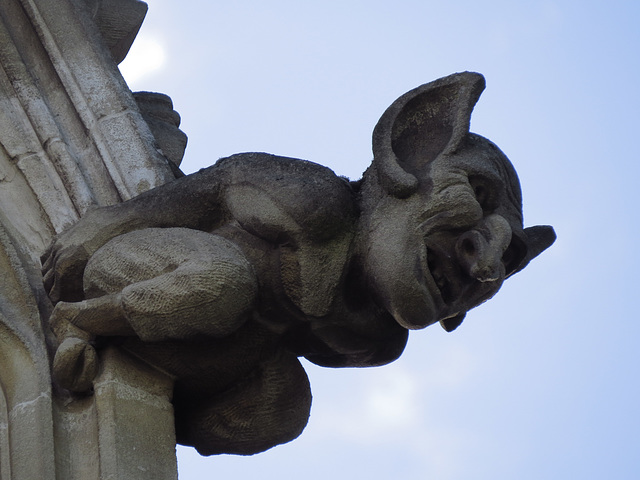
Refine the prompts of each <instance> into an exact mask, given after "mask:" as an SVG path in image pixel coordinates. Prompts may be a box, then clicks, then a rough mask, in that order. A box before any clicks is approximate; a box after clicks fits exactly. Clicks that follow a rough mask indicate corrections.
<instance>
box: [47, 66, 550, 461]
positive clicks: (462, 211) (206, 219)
mask: <svg viewBox="0 0 640 480" xmlns="http://www.w3.org/2000/svg"><path fill="white" fill-rule="evenodd" d="M483 88H484V79H483V77H482V76H481V75H479V74H476V73H469V72H465V73H460V74H455V75H451V76H449V77H446V78H443V79H440V80H437V81H435V82H432V83H429V84H426V85H423V86H421V87H419V88H417V89H415V90H412V91H411V92H409V93H407V94H406V95H404V96H402V97H400V98H399V99H398V100H397V101H396V102H394V103H393V104H392V105H391V106H390V107H389V109H388V110H387V111H386V112H385V113H384V115H383V116H382V118H381V120H380V122H379V123H378V125H377V126H376V129H375V131H374V136H373V148H374V160H373V164H372V166H371V167H370V168H369V169H368V170H367V171H366V172H365V174H364V177H363V179H362V180H360V181H358V182H347V181H346V180H344V179H342V178H339V177H337V176H336V175H335V174H334V173H333V172H331V171H330V170H329V169H327V168H325V167H322V166H320V165H316V164H313V163H310V162H305V161H303V160H296V159H291V158H283V157H276V156H273V155H268V154H265V153H249V154H240V155H235V156H232V157H229V158H227V159H223V160H221V161H219V162H218V163H217V164H216V165H214V166H212V167H210V168H209V169H206V170H203V171H200V172H198V173H196V174H193V175H189V176H187V177H184V178H180V179H178V180H175V181H173V182H170V183H168V184H165V185H163V186H161V187H157V188H156V189H154V190H151V191H148V192H145V193H144V194H141V195H139V196H137V197H135V198H133V199H131V200H129V201H127V202H124V203H121V204H118V205H114V206H111V207H105V208H102V209H96V210H93V211H91V212H88V213H87V214H86V215H85V216H84V217H83V218H82V219H81V220H80V221H79V222H78V223H76V225H74V226H73V227H72V228H71V229H69V230H67V231H66V232H64V233H63V234H61V235H59V236H58V237H57V239H56V241H55V243H54V244H53V245H52V247H51V248H50V249H49V250H48V251H47V253H46V254H45V255H44V256H43V268H44V269H43V271H44V275H45V277H44V278H45V287H46V288H47V290H48V292H49V295H50V296H51V298H52V300H53V301H54V302H58V303H57V307H56V309H55V310H54V312H53V315H52V322H53V324H54V325H55V326H56V329H59V330H61V331H63V332H64V331H65V330H64V328H62V329H61V328H60V326H61V325H65V324H71V325H73V326H74V327H77V328H80V329H81V330H82V331H83V332H88V334H89V335H91V336H92V337H91V338H92V339H93V338H95V339H96V340H101V341H105V340H104V339H106V338H109V337H113V336H116V337H118V338H120V339H121V340H119V342H120V345H121V348H123V349H125V350H126V351H129V352H131V353H132V354H134V355H136V356H137V357H139V358H141V359H144V360H145V361H146V362H148V363H150V364H151V365H154V366H156V367H157V368H160V369H161V370H163V371H165V372H167V373H168V374H169V375H171V376H173V377H174V378H175V379H176V383H175V389H174V395H175V400H174V406H175V418H176V432H177V439H178V441H179V442H181V443H184V444H187V445H193V446H195V447H196V448H197V449H198V450H199V451H200V452H201V453H203V454H213V453H241V454H250V453H255V452H259V451H262V450H264V449H266V448H269V447H271V446H273V445H275V444H277V443H281V442H283V441H288V440H290V439H292V438H294V437H295V436H297V435H298V434H299V433H300V431H301V430H302V428H303V427H304V425H305V424H306V420H307V416H308V409H309V406H310V393H309V386H308V382H307V380H306V376H305V375H304V371H303V370H302V368H301V367H300V365H299V363H298V362H297V360H296V358H295V357H296V356H304V357H306V358H307V359H309V360H310V361H312V362H314V363H317V364H319V365H325V366H332V367H342V366H373V365H380V364H384V363H388V362H391V361H393V360H395V359H396V358H397V357H398V356H399V355H400V354H401V353H402V350H403V348H404V345H405V342H406V339H407V331H408V330H409V329H420V328H424V327H426V326H429V325H431V324H433V323H437V322H440V324H441V325H442V327H443V328H444V329H445V330H447V331H452V330H454V329H455V328H456V327H458V326H459V325H460V323H461V322H462V320H463V318H464V317H465V315H466V313H467V311H468V310H470V309H472V308H473V307H475V306H477V305H479V304H480V303H482V302H484V301H486V300H487V299H489V298H491V297H492V296H493V295H494V294H495V293H496V292H497V291H498V289H499V288H500V286H501V285H502V283H503V281H504V280H505V279H506V278H508V277H509V276H511V275H513V274H514V273H516V272H518V271H520V270H521V269H522V268H524V267H525V266H526V265H527V263H528V262H529V261H530V260H531V259H532V258H533V257H535V256H536V255H538V254H539V253H540V252H541V251H543V250H544V249H546V248H547V247H548V246H549V245H550V244H551V243H553V241H554V239H555V234H554V233H553V229H552V228H551V227H546V226H538V227H533V228H523V225H522V200H521V192H520V186H519V182H518V179H517V175H516V172H515V170H514V169H513V166H512V165H511V163H510V162H509V160H508V159H507V158H506V156H505V155H504V154H503V153H502V152H501V151H500V150H499V149H498V148H497V147H496V146H495V145H494V144H493V143H491V142H490V141H488V140H487V139H485V138H483V137H480V136H479V135H475V134H472V133H469V119H470V116H471V112H472V110H473V107H474V105H475V103H476V101H477V100H478V98H479V96H480V93H481V92H482V90H483ZM158 227H161V228H158ZM69 332H71V333H70V334H69V335H70V336H69V335H65V334H62V335H60V339H61V340H65V339H66V341H69V338H71V337H73V335H74V334H73V331H72V330H69ZM123 337H124V338H126V340H122V338H123ZM107 343H110V342H108V341H107ZM61 354H65V355H66V353H65V352H62V353H61V352H60V351H59V352H58V355H61ZM68 364H69V365H71V366H73V365H77V363H74V362H73V361H70V362H68ZM62 365H64V364H62ZM56 373H57V374H58V376H59V378H60V379H64V381H65V384H66V385H73V378H74V374H75V372H74V370H73V368H71V367H69V368H67V369H66V370H65V369H64V368H61V369H60V371H58V372H56ZM86 373H87V372H86V371H83V374H84V375H86Z"/></svg>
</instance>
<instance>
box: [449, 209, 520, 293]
mask: <svg viewBox="0 0 640 480" xmlns="http://www.w3.org/2000/svg"><path fill="white" fill-rule="evenodd" d="M510 242H511V228H510V227H509V223H508V222H507V221H506V220H505V219H504V217H502V216H500V215H490V216H488V217H486V218H485V219H484V220H483V221H482V223H481V224H480V225H478V226H477V227H476V228H474V229H472V230H469V231H467V232H465V233H463V234H462V235H460V237H458V240H457V241H456V247H455V248H456V255H457V257H458V261H459V262H460V266H461V267H462V269H463V270H464V271H465V273H467V274H468V275H469V276H470V277H471V278H474V279H475V280H478V281H480V282H495V281H497V280H501V279H503V278H504V275H505V269H504V265H503V263H502V256H503V254H504V252H505V250H506V249H507V247H508V246H509V243H510Z"/></svg>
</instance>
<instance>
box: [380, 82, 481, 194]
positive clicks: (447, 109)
mask: <svg viewBox="0 0 640 480" xmlns="http://www.w3.org/2000/svg"><path fill="white" fill-rule="evenodd" d="M484 87H485V82H484V77H483V76H482V75H480V74H479V73H472V72H463V73H456V74H454V75H450V76H448V77H444V78H441V79H439V80H436V81H434V82H431V83H427V84H425V85H422V86H420V87H418V88H416V89H414V90H411V91H410V92H408V93H406V94H404V95H403V96H401V97H400V98H398V99H397V100H396V101H395V102H393V103H392V104H391V106H390V107H389V108H388V109H387V110H386V111H385V112H384V114H383V115H382V117H380V120H379V121H378V124H377V125H376V128H375V129H374V131H373V163H374V165H375V168H376V171H377V173H378V178H379V179H380V182H381V184H382V186H383V188H384V189H385V190H386V191H387V192H388V193H389V194H391V195H393V196H396V197H399V198H405V197H408V196H410V195H412V194H413V193H414V192H415V191H416V189H417V188H418V178H417V177H416V175H417V174H418V173H419V172H420V171H421V170H423V169H424V167H425V166H426V165H427V164H428V163H429V162H431V161H433V160H434V159H435V158H436V157H438V156H439V155H441V154H448V153H453V152H454V151H455V150H456V149H457V148H458V146H459V144H460V142H461V141H462V139H463V138H464V137H465V135H466V134H467V133H468V132H469V122H470V120H471V112H472V110H473V107H474V106H475V104H476V102H477V101H478V98H480V94H481V93H482V91H483V90H484Z"/></svg>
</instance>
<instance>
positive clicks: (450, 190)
mask: <svg viewBox="0 0 640 480" xmlns="http://www.w3.org/2000/svg"><path fill="white" fill-rule="evenodd" d="M484 86H485V83H484V78H483V77H482V75H480V74H477V73H470V72H464V73H458V74H454V75H451V76H449V77H445V78H441V79H439V80H436V81H435V82H431V83H428V84H425V85H422V86H421V87H418V88H416V89H414V90H412V91H410V92H408V93H406V94H405V95H403V96H402V97H400V98H399V99H398V100H396V101H395V102H394V103H393V104H392V105H391V106H390V107H389V108H388V109H387V110H386V111H385V113H384V114H383V115H382V117H381V119H380V121H379V122H378V124H377V126H376V128H375V130H374V134H373V152H374V160H373V164H372V167H371V168H370V169H369V171H368V172H367V174H366V175H365V179H364V183H363V196H365V197H368V198H369V200H365V201H364V202H363V214H364V216H365V218H366V220H365V224H366V227H365V228H366V230H367V233H366V234H365V235H366V236H367V239H368V240H367V241H366V247H365V249H364V257H365V261H364V263H365V269H366V271H367V274H368V277H369V279H370V281H371V282H372V284H373V287H374V291H375V292H376V295H377V297H378V300H379V301H380V303H381V304H382V305H384V307H385V308H386V309H387V310H388V311H389V312H390V313H391V314H392V315H393V316H394V318H395V319H396V321H397V322H398V323H399V324H400V325H402V326H403V327H405V328H409V329H417V328H424V327H426V326H428V325H431V324H433V323H435V322H437V321H439V322H440V323H441V325H442V326H443V327H444V329H445V330H447V331H452V330H454V329H455V328H456V327H458V326H459V325H460V323H462V320H463V319H464V316H465V314H466V312H467V311H468V310H470V309H471V308H473V307H475V306H477V305H479V304H480V303H482V302H484V301H486V300H487V299H489V298H491V297H492V296H493V295H494V294H495V293H496V292H497V291H498V289H499V288H500V287H501V285H502V283H503V281H504V280H505V279H506V278H507V277H509V276H511V275H513V274H514V273H516V272H519V271H520V270H522V269H523V268H524V267H525V266H526V265H527V264H528V263H529V261H530V260H531V259H533V258H534V257H536V256H537V255H539V254H540V253H541V252H542V251H543V250H545V249H546V248H548V247H549V246H550V245H551V244H552V243H553V242H554V240H555V233H554V231H553V228H552V227H549V226H535V227H529V228H523V220H522V196H521V191H520V184H519V181H518V177H517V174H516V172H515V170H514V168H513V166H512V165H511V163H510V162H509V160H508V159H507V157H506V156H505V155H504V154H503V153H502V152H501V151H500V149H498V147H496V146H495V145H494V144H493V143H491V142H490V141H489V140H487V139H485V138H483V137H481V136H479V135H475V134H473V133H470V132H469V122H470V117H471V112H472V110H473V107H474V106H475V104H476V102H477V100H478V98H479V97H480V94H481V93H482V90H483V89H484ZM364 192H366V193H364Z"/></svg>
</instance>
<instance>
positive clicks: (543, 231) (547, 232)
mask: <svg viewBox="0 0 640 480" xmlns="http://www.w3.org/2000/svg"><path fill="white" fill-rule="evenodd" d="M524 234H525V235H526V237H527V255H526V256H525V257H524V259H523V260H522V262H521V263H520V265H519V266H518V268H517V269H516V270H515V271H514V272H513V273H512V274H511V275H513V274H515V273H518V272H519V271H520V270H522V269H523V268H524V267H526V266H527V265H529V262H530V261H531V260H533V259H534V258H536V257H537V256H538V255H540V254H541V253H542V252H544V251H545V250H546V249H547V248H549V247H550V246H551V245H553V242H555V241H556V232H555V230H554V229H553V227H551V226H549V225H536V226H535V227H527V228H525V229H524Z"/></svg>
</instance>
